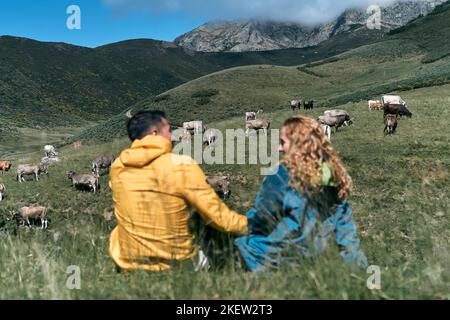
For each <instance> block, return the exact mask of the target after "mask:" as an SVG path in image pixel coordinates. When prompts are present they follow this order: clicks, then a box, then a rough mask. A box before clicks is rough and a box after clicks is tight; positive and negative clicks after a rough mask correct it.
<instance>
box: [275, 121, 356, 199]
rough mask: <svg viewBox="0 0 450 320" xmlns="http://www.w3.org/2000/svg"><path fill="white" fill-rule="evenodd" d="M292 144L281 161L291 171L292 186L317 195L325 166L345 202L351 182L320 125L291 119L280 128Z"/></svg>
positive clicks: (315, 122)
mask: <svg viewBox="0 0 450 320" xmlns="http://www.w3.org/2000/svg"><path fill="white" fill-rule="evenodd" d="M283 128H284V130H285V133H286V136H287V137H288V139H289V141H290V142H291V146H290V149H289V151H288V152H287V153H286V154H285V156H284V158H283V159H282V163H283V164H285V165H286V166H287V167H288V168H289V169H290V170H291V185H292V186H293V187H294V188H295V189H297V190H298V191H299V192H300V193H303V192H305V191H310V190H312V191H319V190H320V187H321V180H322V174H323V173H322V164H323V163H324V162H328V163H329V164H330V167H331V172H332V177H333V180H334V182H335V184H336V186H337V188H338V190H339V193H338V197H339V198H340V199H343V200H346V199H348V196H349V193H350V190H351V188H352V186H353V182H352V179H351V178H350V176H349V175H348V174H347V170H346V169H345V167H344V165H343V164H342V161H341V159H340V158H339V157H338V155H337V154H336V151H335V150H334V148H333V147H332V145H331V144H330V142H329V141H328V139H327V138H326V136H325V134H324V132H323V130H322V128H321V127H320V124H319V123H318V122H317V121H316V120H314V119H311V118H308V117H305V116H301V115H298V116H294V117H291V118H289V119H287V120H286V121H285V123H284V125H283Z"/></svg>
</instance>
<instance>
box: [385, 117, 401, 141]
mask: <svg viewBox="0 0 450 320" xmlns="http://www.w3.org/2000/svg"><path fill="white" fill-rule="evenodd" d="M397 122H398V121H397V116H395V115H392V114H388V115H386V116H384V135H385V136H387V135H389V136H392V135H393V134H395V131H396V130H397Z"/></svg>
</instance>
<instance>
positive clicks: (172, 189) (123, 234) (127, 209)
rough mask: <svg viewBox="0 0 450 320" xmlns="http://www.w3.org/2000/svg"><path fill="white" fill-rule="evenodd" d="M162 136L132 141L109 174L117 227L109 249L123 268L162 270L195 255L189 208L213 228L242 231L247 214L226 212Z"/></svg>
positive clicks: (191, 164)
mask: <svg viewBox="0 0 450 320" xmlns="http://www.w3.org/2000/svg"><path fill="white" fill-rule="evenodd" d="M171 152H172V143H171V141H169V140H167V139H166V138H164V137H161V136H147V137H145V138H144V139H142V140H136V141H135V142H134V143H133V144H132V146H131V148H130V149H127V150H125V151H123V152H122V154H121V155H120V157H119V158H118V159H117V160H116V161H115V162H114V164H113V165H112V167H111V172H110V178H111V179H110V182H109V185H110V187H111V189H112V191H113V201H114V205H115V214H116V217H117V222H118V224H117V227H116V228H115V229H114V230H113V232H112V234H111V238H110V247H109V253H110V255H111V257H112V258H113V260H114V262H115V263H116V264H117V265H118V266H119V267H120V268H121V269H122V270H133V269H142V270H148V271H162V270H167V269H170V268H171V265H172V264H173V262H174V261H182V260H186V259H189V258H192V257H194V256H195V255H196V254H197V251H196V249H195V248H194V246H193V236H192V235H191V234H190V232H189V227H188V221H189V215H190V212H189V207H190V206H192V207H194V208H195V209H196V210H197V212H198V213H199V214H200V215H201V216H202V217H203V219H205V220H206V222H207V223H208V224H210V225H211V226H213V227H215V228H217V229H219V230H223V231H226V232H235V233H241V234H246V233H247V232H248V229H247V217H246V216H244V215H240V214H238V213H236V212H234V211H232V210H230V209H229V208H228V207H227V206H226V205H225V204H224V203H223V202H222V201H221V199H220V198H219V197H218V195H217V194H216V193H215V191H214V190H213V189H212V188H211V186H210V185H209V184H208V183H207V181H206V176H205V174H204V173H203V171H202V170H201V168H200V167H199V166H198V164H197V163H196V162H195V161H194V160H193V159H192V158H190V157H187V156H180V155H175V154H173V153H171Z"/></svg>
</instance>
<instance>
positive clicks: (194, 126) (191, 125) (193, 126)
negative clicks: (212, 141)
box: [183, 121, 206, 134]
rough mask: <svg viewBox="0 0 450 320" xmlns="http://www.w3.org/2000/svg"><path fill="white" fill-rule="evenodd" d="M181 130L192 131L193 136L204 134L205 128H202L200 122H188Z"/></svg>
mask: <svg viewBox="0 0 450 320" xmlns="http://www.w3.org/2000/svg"><path fill="white" fill-rule="evenodd" d="M183 129H184V131H186V132H187V131H189V130H194V134H200V133H203V132H205V130H206V127H205V126H203V122H202V121H190V122H184V123H183Z"/></svg>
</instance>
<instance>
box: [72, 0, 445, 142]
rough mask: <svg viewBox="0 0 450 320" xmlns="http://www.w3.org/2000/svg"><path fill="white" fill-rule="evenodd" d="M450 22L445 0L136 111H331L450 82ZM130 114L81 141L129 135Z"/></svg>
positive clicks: (192, 85)
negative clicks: (396, 24) (400, 23)
mask: <svg viewBox="0 0 450 320" xmlns="http://www.w3.org/2000/svg"><path fill="white" fill-rule="evenodd" d="M449 19H450V2H446V3H445V4H442V5H440V6H438V7H437V8H436V9H435V11H433V13H432V15H430V16H427V17H421V18H418V19H416V20H414V21H413V22H411V23H410V24H408V25H407V26H405V27H403V28H401V29H400V30H396V31H395V32H392V33H391V34H390V35H388V36H385V37H384V38H383V40H382V41H379V42H376V43H373V44H369V45H365V46H361V47H359V48H356V49H353V50H351V51H348V52H345V53H342V54H340V55H337V56H335V57H332V58H328V59H325V60H322V61H318V62H313V63H309V64H304V65H301V66H298V67H297V66H296V67H285V66H274V65H260V66H245V67H237V68H231V69H227V70H223V71H220V72H217V73H214V74H211V75H208V76H205V77H202V78H199V79H196V80H193V81H191V82H189V83H186V84H183V85H181V86H179V87H177V88H175V89H172V90H169V91H167V92H165V93H164V94H162V95H159V96H158V97H156V98H155V97H150V98H147V99H144V100H142V101H140V102H138V103H137V104H136V105H134V106H133V107H132V108H131V110H132V111H133V112H136V111H138V110H140V109H161V110H164V111H166V112H167V113H168V115H169V118H170V120H171V121H172V122H173V123H174V124H176V125H180V124H181V123H182V122H183V121H187V120H194V119H201V120H203V121H205V122H206V123H209V122H216V121H220V120H224V119H227V118H230V117H235V116H241V115H242V114H244V112H246V111H250V110H258V109H261V108H262V109H264V111H266V112H271V111H276V110H282V109H286V108H288V101H289V100H290V99H294V98H306V99H314V100H315V101H316V105H318V106H323V107H329V108H331V107H334V106H336V105H340V104H345V103H347V102H352V101H360V100H362V99H366V98H371V97H377V96H379V95H381V94H383V93H388V92H398V91H401V90H410V89H414V88H420V87H427V86H433V85H440V84H445V83H447V82H448V81H450V56H448V54H447V52H448V50H450V42H449V41H447V39H448V35H449V34H450V32H449V29H448V28H449V26H448V21H449ZM428 34H430V35H432V36H430V37H426V36H425V35H428ZM437 53H438V56H436V54H437ZM430 57H435V58H433V59H431V60H430ZM125 119H126V118H125V116H124V114H123V113H122V114H120V115H117V116H115V117H113V118H112V119H110V120H108V121H106V122H103V123H101V124H99V125H98V126H94V127H92V128H90V129H89V130H86V131H84V132H83V133H82V134H80V135H79V136H77V137H76V139H82V140H91V139H94V140H102V141H107V140H109V139H112V138H114V137H120V136H123V135H124V134H125V132H124V123H125Z"/></svg>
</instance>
